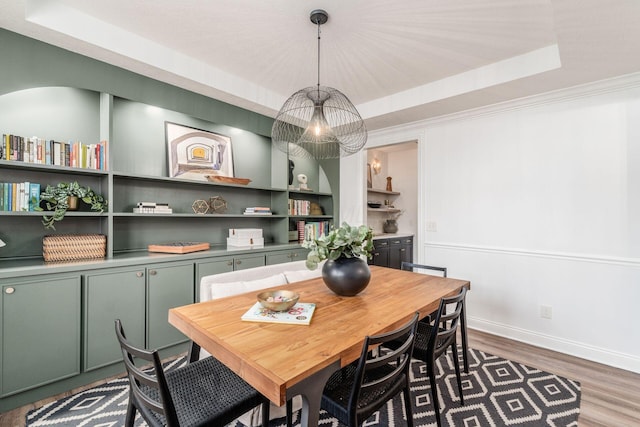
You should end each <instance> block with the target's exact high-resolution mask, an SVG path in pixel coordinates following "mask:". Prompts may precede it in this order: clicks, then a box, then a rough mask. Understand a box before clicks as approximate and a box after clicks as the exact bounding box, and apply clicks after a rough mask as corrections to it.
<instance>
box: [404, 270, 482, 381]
mask: <svg viewBox="0 0 640 427" xmlns="http://www.w3.org/2000/svg"><path fill="white" fill-rule="evenodd" d="M400 268H401V269H402V270H406V271H414V269H417V270H422V271H429V270H431V271H433V272H437V274H442V277H447V268H446V267H436V266H433V265H424V264H416V263H412V262H406V261H403V262H402V264H401V265H400ZM434 315H435V312H434V313H431V314H430V315H429V317H428V318H426V319H423V321H426V322H428V323H431V320H432V319H433V317H434ZM460 336H461V338H462V363H463V366H464V372H465V373H466V374H468V373H469V349H468V345H467V312H466V308H465V301H462V314H461V316H460Z"/></svg>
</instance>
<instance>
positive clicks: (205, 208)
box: [191, 200, 209, 215]
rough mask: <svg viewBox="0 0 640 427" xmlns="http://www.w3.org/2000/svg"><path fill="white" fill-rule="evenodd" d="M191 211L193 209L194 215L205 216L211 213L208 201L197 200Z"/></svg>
mask: <svg viewBox="0 0 640 427" xmlns="http://www.w3.org/2000/svg"><path fill="white" fill-rule="evenodd" d="M191 209H193V213H197V214H203V215H204V214H206V213H207V212H209V204H208V203H207V202H206V200H196V201H195V202H193V204H192V205H191Z"/></svg>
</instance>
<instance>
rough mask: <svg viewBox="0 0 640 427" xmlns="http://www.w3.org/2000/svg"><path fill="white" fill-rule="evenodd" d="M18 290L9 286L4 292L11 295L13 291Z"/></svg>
mask: <svg viewBox="0 0 640 427" xmlns="http://www.w3.org/2000/svg"><path fill="white" fill-rule="evenodd" d="M15 291H16V290H15V288H13V287H9V288H5V290H4V293H5V294H8V295H11V294H12V293H14V292H15Z"/></svg>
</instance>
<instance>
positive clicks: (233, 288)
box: [209, 273, 287, 299]
mask: <svg viewBox="0 0 640 427" xmlns="http://www.w3.org/2000/svg"><path fill="white" fill-rule="evenodd" d="M286 283H287V278H286V277H285V276H284V274H282V273H278V274H274V275H273V276H269V277H265V278H264V279H256V280H244V281H238V282H227V283H211V284H210V285H209V290H210V295H211V299H218V298H223V297H228V296H231V295H237V294H243V293H245V292H249V291H254V290H256V289H264V288H270V287H272V286H278V285H284V284H286Z"/></svg>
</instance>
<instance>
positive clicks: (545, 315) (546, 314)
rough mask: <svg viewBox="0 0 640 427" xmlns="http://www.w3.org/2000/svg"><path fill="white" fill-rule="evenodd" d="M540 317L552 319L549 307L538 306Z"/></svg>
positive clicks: (551, 311)
mask: <svg viewBox="0 0 640 427" xmlns="http://www.w3.org/2000/svg"><path fill="white" fill-rule="evenodd" d="M540 317H542V318H543V319H551V318H552V317H553V310H552V308H551V306H549V305H541V306H540Z"/></svg>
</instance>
